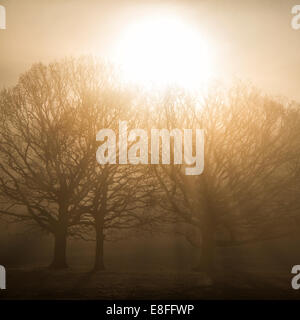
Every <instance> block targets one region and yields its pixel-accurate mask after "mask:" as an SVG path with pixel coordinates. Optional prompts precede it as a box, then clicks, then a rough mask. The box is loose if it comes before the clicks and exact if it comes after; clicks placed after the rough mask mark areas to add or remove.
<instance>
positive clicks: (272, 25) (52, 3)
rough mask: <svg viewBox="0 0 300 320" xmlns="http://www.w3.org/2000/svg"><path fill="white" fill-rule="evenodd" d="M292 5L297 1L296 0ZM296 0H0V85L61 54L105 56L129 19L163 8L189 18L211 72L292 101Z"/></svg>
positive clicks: (298, 37) (299, 77) (298, 91)
mask: <svg viewBox="0 0 300 320" xmlns="http://www.w3.org/2000/svg"><path fill="white" fill-rule="evenodd" d="M298 2H299V4H300V1H298ZM296 4H297V0H294V1H289V0H260V1H258V0H257V1H255V0H239V1H237V0H206V1H205V0H203V1H201V0H199V1H195V0H194V1H188V0H184V1H183V0H182V1H143V0H139V1H138V0H135V1H129V0H98V1H96V0H84V1H83V0H0V5H4V6H5V7H6V11H7V29H6V30H0V88H1V87H3V86H7V85H11V84H14V83H16V81H17V78H18V75H19V74H20V73H21V72H24V71H25V70H26V69H28V68H29V67H30V65H31V64H32V63H34V62H38V61H42V62H49V61H51V60H53V59H57V58H61V57H64V56H69V55H75V56H76V55H80V54H86V53H92V54H98V55H101V56H102V55H108V56H109V53H110V50H111V48H112V47H113V45H114V42H115V41H116V39H117V37H118V34H120V32H121V31H122V30H123V29H124V28H125V27H126V25H128V24H129V23H131V22H132V21H134V19H136V18H137V17H140V16H141V15H147V14H151V13H152V12H153V11H156V12H157V11H160V10H163V11H164V12H167V11H170V12H171V13H176V14H177V15H180V16H182V17H183V18H184V19H185V20H186V21H190V22H191V23H192V24H193V25H195V26H196V28H198V29H199V30H200V32H201V33H203V34H204V35H205V36H206V37H207V38H208V39H209V41H210V42H211V43H212V45H213V49H214V64H215V69H216V70H217V73H218V74H217V76H218V77H221V78H223V79H231V78H232V77H235V78H239V79H242V80H247V81H251V82H252V83H253V84H254V85H256V86H258V87H259V88H262V89H263V90H264V91H266V92H269V93H272V94H278V95H283V96H286V97H288V98H291V99H295V100H298V101H300V30H298V31H296V30H293V29H292V28H291V19H292V14H291V9H292V7H293V6H294V5H296Z"/></svg>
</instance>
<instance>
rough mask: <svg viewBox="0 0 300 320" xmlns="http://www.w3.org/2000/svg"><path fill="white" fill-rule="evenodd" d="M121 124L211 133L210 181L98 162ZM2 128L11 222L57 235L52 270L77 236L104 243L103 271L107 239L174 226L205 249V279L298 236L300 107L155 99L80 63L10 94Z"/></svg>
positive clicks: (109, 72) (253, 94) (250, 95)
mask: <svg viewBox="0 0 300 320" xmlns="http://www.w3.org/2000/svg"><path fill="white" fill-rule="evenodd" d="M120 120H121V121H127V125H128V129H130V128H143V129H144V130H148V131H149V132H150V130H151V128H158V129H160V128H165V129H169V130H172V129H174V128H179V129H184V128H188V129H203V130H204V137H205V151H204V166H205V167H204V171H203V173H202V174H201V175H199V176H187V175H185V170H184V166H183V165H178V164H174V161H172V160H171V164H168V165H164V164H159V165H152V164H149V165H142V164H138V165H127V164H116V165H113V164H106V165H100V164H98V163H97V161H96V151H97V148H98V146H99V142H97V141H96V134H97V132H98V131H99V130H100V129H102V128H110V129H112V130H116V132H117V130H118V126H119V121H120ZM0 123H1V129H0V159H1V161H0V197H1V198H0V199H1V202H0V209H1V211H0V213H1V217H2V218H3V219H6V221H9V222H14V221H18V222H21V223H24V224H31V225H34V226H36V227H38V228H40V229H41V230H43V231H44V232H45V233H47V234H51V235H52V236H53V239H54V246H53V248H54V249H53V261H52V263H51V267H53V268H65V267H67V261H66V252H67V240H68V239H69V238H72V237H74V238H79V239H83V240H87V239H93V240H95V259H94V270H100V269H104V243H105V241H106V240H115V239H122V238H123V237H126V236H127V235H131V234H136V233H138V232H143V233H147V232H159V231H161V230H163V229H164V228H165V227H166V226H168V225H174V226H175V227H174V230H175V232H177V233H178V234H181V235H182V236H184V237H185V239H186V240H187V241H189V242H190V243H191V244H192V245H194V246H196V247H197V248H199V255H200V257H201V259H200V263H199V265H197V266H196V268H195V269H196V270H198V271H205V272H208V273H209V272H211V271H212V270H213V268H214V253H215V249H216V248H217V247H219V246H236V245H242V244H245V243H249V242H253V241H263V240H268V239H272V238H278V237H283V236H286V235H289V234H291V233H292V232H297V229H298V225H299V218H300V216H299V214H298V212H299V206H300V201H299V200H298V199H299V197H298V189H299V187H300V139H299V133H300V105H299V104H297V103H295V102H290V101H283V100H282V101H280V99H275V98H271V97H269V96H267V95H264V94H262V93H261V92H259V90H257V89H255V88H253V87H251V86H249V85H243V84H237V85H235V86H233V87H231V88H230V89H228V88H227V89H225V88H222V87H221V86H215V87H212V88H210V90H208V91H207V92H205V93H202V94H199V93H198V94H192V93H188V92H186V91H185V90H183V89H180V88H168V89H164V90H161V91H159V90H155V91H150V92H149V91H146V90H145V91H143V90H141V89H140V88H135V87H133V86H131V87H130V86H128V85H126V84H124V83H122V82H121V81H120V80H119V77H118V70H117V68H116V67H114V66H112V65H109V64H107V63H103V62H99V61H96V60H94V59H92V58H86V57H83V58H76V59H75V58H69V59H64V60H62V61H58V62H53V63H51V64H49V65H44V64H41V63H39V64H34V65H33V66H32V67H31V68H30V70H29V71H27V72H25V73H24V74H22V75H21V76H20V77H19V80H18V83H17V84H16V85H15V86H13V87H11V88H6V89H3V90H2V91H1V93H0ZM170 141H171V148H170V151H171V158H172V156H174V140H173V138H171V139H170ZM193 141H195V139H194V140H193ZM193 148H194V150H195V146H193ZM118 152H119V150H117V153H118ZM149 152H151V150H150V151H149ZM162 152H163V150H161V153H162ZM161 156H162V154H161Z"/></svg>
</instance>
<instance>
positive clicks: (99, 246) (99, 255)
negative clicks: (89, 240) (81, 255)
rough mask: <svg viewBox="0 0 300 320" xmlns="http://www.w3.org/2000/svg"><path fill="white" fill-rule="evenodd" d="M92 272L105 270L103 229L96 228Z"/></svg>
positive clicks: (100, 227)
mask: <svg viewBox="0 0 300 320" xmlns="http://www.w3.org/2000/svg"><path fill="white" fill-rule="evenodd" d="M94 270H95V271H97V270H105V266H104V236H103V227H102V226H101V225H100V226H97V227H96V252H95V261H94Z"/></svg>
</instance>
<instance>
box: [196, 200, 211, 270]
mask: <svg viewBox="0 0 300 320" xmlns="http://www.w3.org/2000/svg"><path fill="white" fill-rule="evenodd" d="M207 209H208V210H207V211H206V212H205V213H204V215H203V218H202V221H201V224H202V227H201V240H202V241H201V255H200V263H199V264H198V266H197V267H196V268H195V271H200V272H205V273H207V274H208V275H210V274H212V273H213V271H214V258H215V248H216V239H215V231H216V230H215V228H216V226H215V218H214V212H213V210H212V209H211V207H210V206H208V208H207Z"/></svg>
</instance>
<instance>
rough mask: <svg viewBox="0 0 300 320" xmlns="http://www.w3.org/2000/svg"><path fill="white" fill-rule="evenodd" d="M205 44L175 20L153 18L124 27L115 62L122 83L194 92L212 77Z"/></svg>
mask: <svg viewBox="0 0 300 320" xmlns="http://www.w3.org/2000/svg"><path fill="white" fill-rule="evenodd" d="M211 57H212V51H211V48H210V47H209V44H208V42H207V40H205V38H204V37H203V36H201V34H200V33H199V32H198V31H197V29H196V28H193V27H192V25H189V24H188V23H185V22H184V21H182V20H181V19H180V18H178V17H173V16H159V15H153V16H150V17H148V18H143V19H141V20H139V21H137V22H135V23H132V24H131V25H130V26H129V27H127V28H126V29H125V30H124V32H123V34H122V35H121V37H120V39H119V42H118V45H117V46H116V50H115V54H114V60H115V61H116V62H117V63H118V64H119V65H120V66H121V68H122V75H123V79H125V80H126V81H130V82H132V83H136V84H142V85H146V86H148V85H159V86H163V85H170V84H176V85H180V86H182V87H184V88H188V89H193V88H197V87H199V86H201V85H203V84H205V83H206V82H207V81H208V79H209V78H210V77H211V75H212V59H211Z"/></svg>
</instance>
